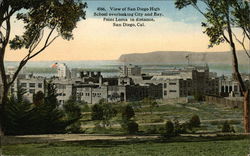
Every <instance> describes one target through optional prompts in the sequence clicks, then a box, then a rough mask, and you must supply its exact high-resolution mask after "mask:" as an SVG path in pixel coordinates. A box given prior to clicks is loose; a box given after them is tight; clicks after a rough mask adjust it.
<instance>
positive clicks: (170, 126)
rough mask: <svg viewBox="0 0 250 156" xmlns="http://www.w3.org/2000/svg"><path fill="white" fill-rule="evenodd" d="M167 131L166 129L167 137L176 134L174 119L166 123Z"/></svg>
mask: <svg viewBox="0 0 250 156" xmlns="http://www.w3.org/2000/svg"><path fill="white" fill-rule="evenodd" d="M165 128H166V131H165V136H166V137H171V136H174V135H175V132H174V124H173V122H172V121H170V120H168V121H167V122H166V125H165Z"/></svg>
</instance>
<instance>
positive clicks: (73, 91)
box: [7, 63, 250, 104]
mask: <svg viewBox="0 0 250 156" xmlns="http://www.w3.org/2000/svg"><path fill="white" fill-rule="evenodd" d="M52 68H56V70H57V74H56V75H54V76H53V77H50V78H48V77H43V76H34V75H33V74H31V73H27V72H26V71H25V68H24V69H23V70H22V71H21V72H20V74H19V75H18V77H17V79H16V81H15V83H14V84H13V85H12V87H11V89H10V94H12V95H16V93H17V90H18V88H19V87H21V88H23V89H25V90H26V93H25V94H24V97H25V98H26V99H27V100H29V101H30V102H32V101H33V95H34V94H36V93H38V92H43V93H45V92H46V84H47V83H52V84H54V85H55V86H56V90H57V94H58V96H57V100H58V102H59V103H60V104H64V103H65V102H66V101H67V100H69V98H70V97H72V96H74V97H76V99H77V100H79V101H84V102H86V103H88V104H96V103H98V102H99V101H100V100H105V101H106V102H110V103H115V102H123V101H124V102H133V101H141V100H143V99H144V98H152V99H155V100H165V99H172V98H186V100H187V101H188V100H194V99H195V98H203V100H205V99H204V98H205V97H207V98H206V99H207V100H208V99H209V98H208V97H210V99H211V97H212V98H218V97H219V98H223V99H228V100H232V101H242V100H243V99H242V95H241V92H240V87H239V84H238V82H237V81H235V80H234V79H233V78H232V76H223V75H222V76H217V73H215V72H210V71H209V66H208V65H207V64H204V65H187V66H186V67H183V68H179V69H176V68H173V69H167V70H164V71H162V72H161V73H147V74H145V73H142V68H141V67H140V66H137V65H132V64H127V65H123V66H121V67H120V68H119V70H120V75H119V77H103V76H102V73H101V72H98V71H96V72H93V71H79V70H78V69H69V68H68V66H67V65H66V64H65V63H55V64H53V65H52ZM15 70H16V68H15V67H7V74H8V76H9V78H11V77H12V76H13V74H14V72H15ZM249 78H250V76H249V75H247V74H243V80H244V82H245V83H246V84H247V86H248V87H249V86H250V85H249V84H250V83H249V82H250V81H249V80H250V79H249Z"/></svg>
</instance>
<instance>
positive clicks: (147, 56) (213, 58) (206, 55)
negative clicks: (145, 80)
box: [119, 51, 249, 64]
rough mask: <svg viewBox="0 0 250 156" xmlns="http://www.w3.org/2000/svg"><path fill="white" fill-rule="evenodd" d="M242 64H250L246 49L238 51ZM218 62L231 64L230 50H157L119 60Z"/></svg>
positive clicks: (136, 61)
mask: <svg viewBox="0 0 250 156" xmlns="http://www.w3.org/2000/svg"><path fill="white" fill-rule="evenodd" d="M237 55H238V60H239V63H240V64H248V63H249V58H248V57H247V55H246V54H245V52H244V51H239V52H238V53H237ZM187 56H189V60H190V63H204V62H206V63H216V64H231V61H232V58H231V53H230V52H186V51H156V52H149V53H133V54H124V55H121V56H120V58H119V61H121V62H129V63H165V64H168V63H170V64H171V63H187Z"/></svg>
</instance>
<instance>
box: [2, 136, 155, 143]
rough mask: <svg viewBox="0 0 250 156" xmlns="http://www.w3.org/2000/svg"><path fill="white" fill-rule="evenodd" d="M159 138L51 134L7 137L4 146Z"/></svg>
mask: <svg viewBox="0 0 250 156" xmlns="http://www.w3.org/2000/svg"><path fill="white" fill-rule="evenodd" d="M158 137H159V136H157V135H154V136H139V135H128V136H126V135H124V136H114V135H97V134H95V135H91V134H49V135H24V136H5V137H3V144H4V145H8V144H27V143H53V142H65V141H87V140H126V139H156V138H158Z"/></svg>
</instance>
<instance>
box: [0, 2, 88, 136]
mask: <svg viewBox="0 0 250 156" xmlns="http://www.w3.org/2000/svg"><path fill="white" fill-rule="evenodd" d="M86 7H87V5H86V3H82V2H80V1H76V0H46V1H44V0H18V1H17V0H1V1H0V74H1V75H0V83H2V85H0V91H1V92H0V94H1V95H0V115H1V116H0V133H1V135H3V131H4V130H3V127H2V125H3V123H4V122H5V119H4V116H3V114H5V113H4V111H5V106H6V104H7V99H8V91H9V88H10V86H11V85H12V84H13V82H14V81H15V79H16V78H17V76H18V74H19V72H20V70H21V69H22V68H23V67H24V66H25V65H26V63H27V62H28V61H29V60H30V59H32V58H34V57H36V56H37V55H39V54H40V53H42V52H43V51H44V50H45V49H46V48H47V47H48V46H50V45H51V44H52V43H53V42H54V41H55V39H56V38H58V37H60V36H61V37H62V38H63V39H66V40H71V39H73V34H72V32H73V30H74V29H75V28H76V24H77V22H78V21H80V20H81V19H85V11H84V9H85V8H86ZM14 16H15V17H16V19H17V20H20V21H22V22H23V23H24V32H23V34H22V35H20V36H17V35H16V36H15V37H14V38H11V35H10V34H11V30H12V27H13V25H12V23H11V18H12V17H14ZM8 45H9V46H10V48H11V49H14V50H17V49H26V50H27V54H26V56H25V57H24V58H23V59H22V60H21V61H20V63H19V65H18V67H17V70H16V71H15V73H14V75H13V77H12V79H8V77H7V75H6V71H5V64H4V59H5V55H6V53H7V52H8V51H6V49H7V47H8Z"/></svg>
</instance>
